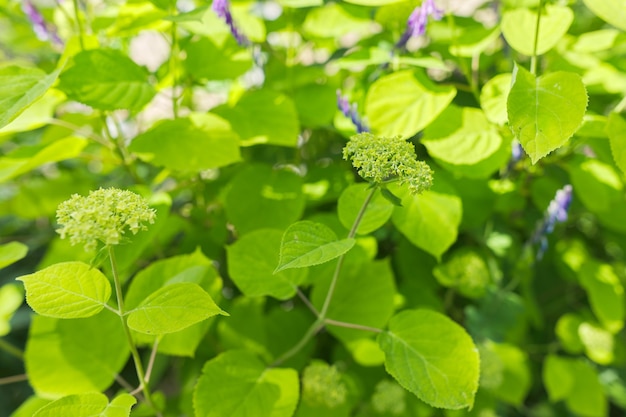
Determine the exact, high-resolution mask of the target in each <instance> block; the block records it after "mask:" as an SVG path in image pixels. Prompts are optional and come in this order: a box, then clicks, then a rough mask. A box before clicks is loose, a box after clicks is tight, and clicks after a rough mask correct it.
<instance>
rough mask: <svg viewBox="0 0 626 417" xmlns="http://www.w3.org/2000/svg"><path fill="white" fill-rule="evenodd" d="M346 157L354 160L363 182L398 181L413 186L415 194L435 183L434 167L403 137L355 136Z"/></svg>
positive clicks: (353, 162)
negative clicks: (419, 157)
mask: <svg viewBox="0 0 626 417" xmlns="http://www.w3.org/2000/svg"><path fill="white" fill-rule="evenodd" d="M343 157H344V159H346V160H348V159H349V160H352V165H353V166H354V167H355V168H356V169H357V170H358V173H359V175H360V176H361V177H362V178H363V179H365V180H367V181H370V182H374V183H376V184H381V183H385V182H388V181H391V180H394V179H398V180H399V182H400V184H408V185H409V190H410V191H411V193H413V194H421V193H422V192H424V191H426V190H428V189H429V188H430V187H431V185H432V182H433V173H432V171H431V169H430V167H429V166H428V165H427V164H426V163H425V162H423V161H418V160H417V156H416V155H415V148H414V147H413V145H412V144H411V143H409V142H407V141H406V140H404V139H402V138H401V137H392V138H386V137H381V136H375V135H372V134H371V133H360V134H358V135H354V136H352V137H351V138H350V140H349V141H348V144H347V145H346V147H345V148H343Z"/></svg>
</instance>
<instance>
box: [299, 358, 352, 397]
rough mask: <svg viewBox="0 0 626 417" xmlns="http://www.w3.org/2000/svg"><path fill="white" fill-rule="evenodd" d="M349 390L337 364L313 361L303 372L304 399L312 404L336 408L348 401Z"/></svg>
mask: <svg viewBox="0 0 626 417" xmlns="http://www.w3.org/2000/svg"><path fill="white" fill-rule="evenodd" d="M347 394H348V390H347V388H346V385H345V384H344V383H343V381H342V380H341V374H340V373H339V371H338V370H337V368H336V367H335V366H330V365H328V364H326V363H324V362H313V363H312V364H310V365H309V366H307V367H306V368H305V369H304V372H303V374H302V399H303V400H304V401H306V402H307V403H308V404H309V405H311V406H314V407H315V406H326V407H328V408H334V407H337V406H339V405H341V404H343V403H344V402H345V401H346V396H347Z"/></svg>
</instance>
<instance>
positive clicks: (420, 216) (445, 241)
mask: <svg viewBox="0 0 626 417" xmlns="http://www.w3.org/2000/svg"><path fill="white" fill-rule="evenodd" d="M394 192H395V193H396V195H398V196H400V197H401V198H402V207H396V208H395V209H394V212H393V214H392V216H391V220H392V221H393V224H394V225H395V226H396V227H397V228H398V230H400V232H401V233H402V234H403V235H404V236H406V237H407V239H409V240H410V241H411V243H413V244H414V245H415V246H417V247H418V248H420V249H423V250H424V251H426V252H428V253H430V254H431V255H433V256H435V257H436V258H440V257H441V255H442V254H443V253H444V252H445V251H446V250H448V248H449V247H450V246H451V245H452V244H453V243H454V242H455V241H456V237H457V234H458V228H459V225H460V224H461V219H462V217H463V216H462V205H461V199H460V198H459V197H457V196H456V195H454V194H453V193H452V192H451V191H450V190H449V187H448V186H446V185H445V184H444V183H443V182H442V179H441V178H436V179H435V181H434V184H433V187H432V188H431V189H430V190H429V191H428V192H426V193H424V194H420V195H417V196H415V195H412V194H411V193H409V191H408V189H407V187H402V188H397V191H396V190H394Z"/></svg>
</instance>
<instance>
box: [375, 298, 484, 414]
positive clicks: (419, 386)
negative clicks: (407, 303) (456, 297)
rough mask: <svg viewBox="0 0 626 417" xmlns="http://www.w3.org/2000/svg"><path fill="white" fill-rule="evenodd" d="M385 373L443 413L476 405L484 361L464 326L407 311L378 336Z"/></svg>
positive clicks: (427, 312)
mask: <svg viewBox="0 0 626 417" xmlns="http://www.w3.org/2000/svg"><path fill="white" fill-rule="evenodd" d="M378 343H379V344H380V347H381V349H382V350H383V352H384V353H385V368H386V369H387V372H389V373H390V374H391V375H392V376H393V377H394V378H395V379H396V380H397V381H398V382H399V383H400V385H402V386H403V387H404V388H406V389H407V390H409V391H410V392H412V393H413V394H415V395H417V396H418V397H419V398H420V399H421V400H422V401H424V402H425V403H427V404H430V405H431V406H433V407H438V408H450V409H459V408H465V407H469V408H471V407H472V405H473V404H474V395H476V391H477V389H478V376H479V356H478V350H477V349H476V346H474V342H472V339H471V338H470V337H469V335H468V334H467V333H466V332H465V330H464V329H463V328H462V327H460V326H459V325H458V324H456V323H455V322H453V321H452V320H450V319H449V318H448V317H446V316H444V315H442V314H440V313H436V312H434V311H430V310H405V311H403V312H401V313H398V314H397V315H395V316H394V317H392V318H391V320H390V321H389V330H388V331H386V332H383V333H381V334H380V335H379V336H378Z"/></svg>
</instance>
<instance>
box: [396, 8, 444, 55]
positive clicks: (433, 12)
mask: <svg viewBox="0 0 626 417" xmlns="http://www.w3.org/2000/svg"><path fill="white" fill-rule="evenodd" d="M429 16H430V17H432V18H433V19H435V20H441V18H442V17H443V10H442V9H439V8H437V5H436V4H435V1H434V0H424V1H423V2H422V4H421V6H418V7H416V8H415V9H414V10H413V13H411V15H410V16H409V20H408V21H407V28H406V30H405V31H404V34H402V37H401V38H400V40H399V41H398V42H397V43H396V48H404V47H405V46H406V44H407V42H408V41H409V39H410V38H412V37H419V36H422V35H423V34H424V33H426V23H428V17H429Z"/></svg>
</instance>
